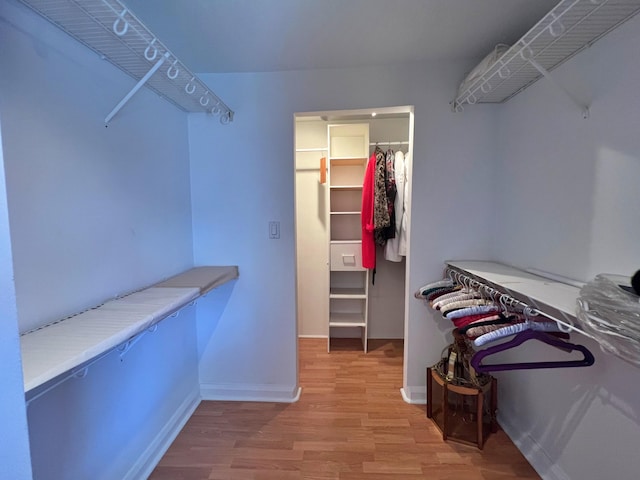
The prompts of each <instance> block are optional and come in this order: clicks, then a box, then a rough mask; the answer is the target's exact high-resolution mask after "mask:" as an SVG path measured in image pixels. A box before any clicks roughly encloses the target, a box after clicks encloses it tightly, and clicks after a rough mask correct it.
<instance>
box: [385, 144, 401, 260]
mask: <svg viewBox="0 0 640 480" xmlns="http://www.w3.org/2000/svg"><path fill="white" fill-rule="evenodd" d="M393 173H394V179H395V187H396V193H395V200H394V202H393V216H394V220H395V229H394V230H395V231H394V236H393V238H390V239H388V240H387V244H386V246H385V249H384V258H385V259H386V260H389V261H390V262H401V261H402V257H403V255H401V254H400V242H401V241H402V239H403V237H402V230H403V228H404V231H405V232H406V225H405V226H404V227H403V219H404V217H405V216H406V212H405V205H404V185H405V181H406V172H405V162H404V153H403V152H402V150H398V151H397V152H395V155H394V160H393ZM405 250H406V247H405Z"/></svg>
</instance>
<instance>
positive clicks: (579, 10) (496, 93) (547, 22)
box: [453, 0, 640, 111]
mask: <svg viewBox="0 0 640 480" xmlns="http://www.w3.org/2000/svg"><path fill="white" fill-rule="evenodd" d="M639 11H640V0H562V1H560V2H559V3H558V5H556V6H555V7H554V8H553V9H552V10H551V11H550V12H549V13H548V14H547V15H545V16H544V17H543V18H542V19H541V20H540V21H539V22H538V23H537V24H536V25H535V26H533V28H531V30H529V31H528V32H527V33H526V34H525V35H524V36H523V37H522V38H521V39H520V40H518V41H517V42H516V43H515V44H514V45H513V46H512V47H511V48H509V50H507V51H506V52H505V53H504V54H503V55H502V56H501V57H500V58H499V59H498V60H497V61H496V62H495V63H494V64H493V65H492V66H491V67H490V68H489V69H488V70H487V71H486V72H485V73H483V74H482V76H481V77H479V78H478V79H477V80H475V81H474V82H473V83H472V84H471V85H470V86H469V87H468V88H466V89H465V90H464V91H462V92H459V93H458V95H457V96H456V98H455V100H454V103H453V107H454V109H455V111H461V110H462V109H463V106H464V105H465V104H468V105H472V104H475V103H502V102H505V101H507V100H509V99H510V98H511V97H513V96H514V95H516V94H518V93H519V92H521V91H522V90H524V89H525V88H527V87H528V86H529V85H531V84H532V83H534V82H535V81H537V80H538V79H539V78H540V77H541V76H543V75H545V76H547V75H546V73H548V71H550V70H553V69H554V68H556V67H557V66H559V65H560V64H562V63H563V62H565V61H566V60H568V59H569V58H571V57H572V56H574V55H575V54H576V53H578V52H579V51H581V50H582V49H583V48H585V47H587V46H590V45H592V44H593V43H594V42H595V41H596V40H598V39H599V38H601V37H602V36H604V35H605V34H607V33H608V32H610V31H611V30H613V29H615V28H616V27H617V26H619V25H620V24H621V23H623V22H625V21H626V20H628V19H630V18H631V17H633V16H634V15H635V14H637V13H638V12H639ZM538 67H541V69H542V70H541V69H540V68H538ZM543 72H544V73H543Z"/></svg>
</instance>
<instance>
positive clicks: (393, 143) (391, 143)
mask: <svg viewBox="0 0 640 480" xmlns="http://www.w3.org/2000/svg"><path fill="white" fill-rule="evenodd" d="M376 145H409V141H408V140H402V141H396V142H371V143H369V146H370V147H375V146H376Z"/></svg>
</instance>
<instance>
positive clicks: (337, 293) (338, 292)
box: [329, 287, 367, 299]
mask: <svg viewBox="0 0 640 480" xmlns="http://www.w3.org/2000/svg"><path fill="white" fill-rule="evenodd" d="M329 298H355V299H365V298H367V292H366V291H365V289H364V288H336V287H332V288H331V290H330V293H329Z"/></svg>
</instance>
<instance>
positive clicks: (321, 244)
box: [294, 119, 360, 338]
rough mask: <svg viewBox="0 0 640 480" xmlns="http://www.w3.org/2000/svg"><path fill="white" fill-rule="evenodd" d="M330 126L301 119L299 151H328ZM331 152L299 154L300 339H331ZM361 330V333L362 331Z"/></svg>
mask: <svg viewBox="0 0 640 480" xmlns="http://www.w3.org/2000/svg"><path fill="white" fill-rule="evenodd" d="M327 123H328V122H325V121H322V120H316V121H309V120H304V119H301V120H300V119H298V120H297V121H296V125H295V144H296V149H299V148H327V143H328V136H327ZM322 157H324V158H325V159H327V167H328V158H329V153H328V151H323V152H296V154H295V168H296V173H295V182H296V186H295V195H296V208H295V210H296V223H295V226H294V229H295V235H296V240H295V241H296V242H297V245H296V246H297V248H296V257H297V258H296V260H297V277H296V280H297V290H296V292H297V295H298V308H297V319H298V320H297V321H298V336H301V337H318V336H320V337H325V338H326V337H327V335H328V333H329V322H328V319H329V236H328V229H329V221H328V218H327V211H328V205H327V204H328V202H329V187H328V182H325V183H324V184H322V183H320V159H321V158H322ZM358 330H360V329H358Z"/></svg>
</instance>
